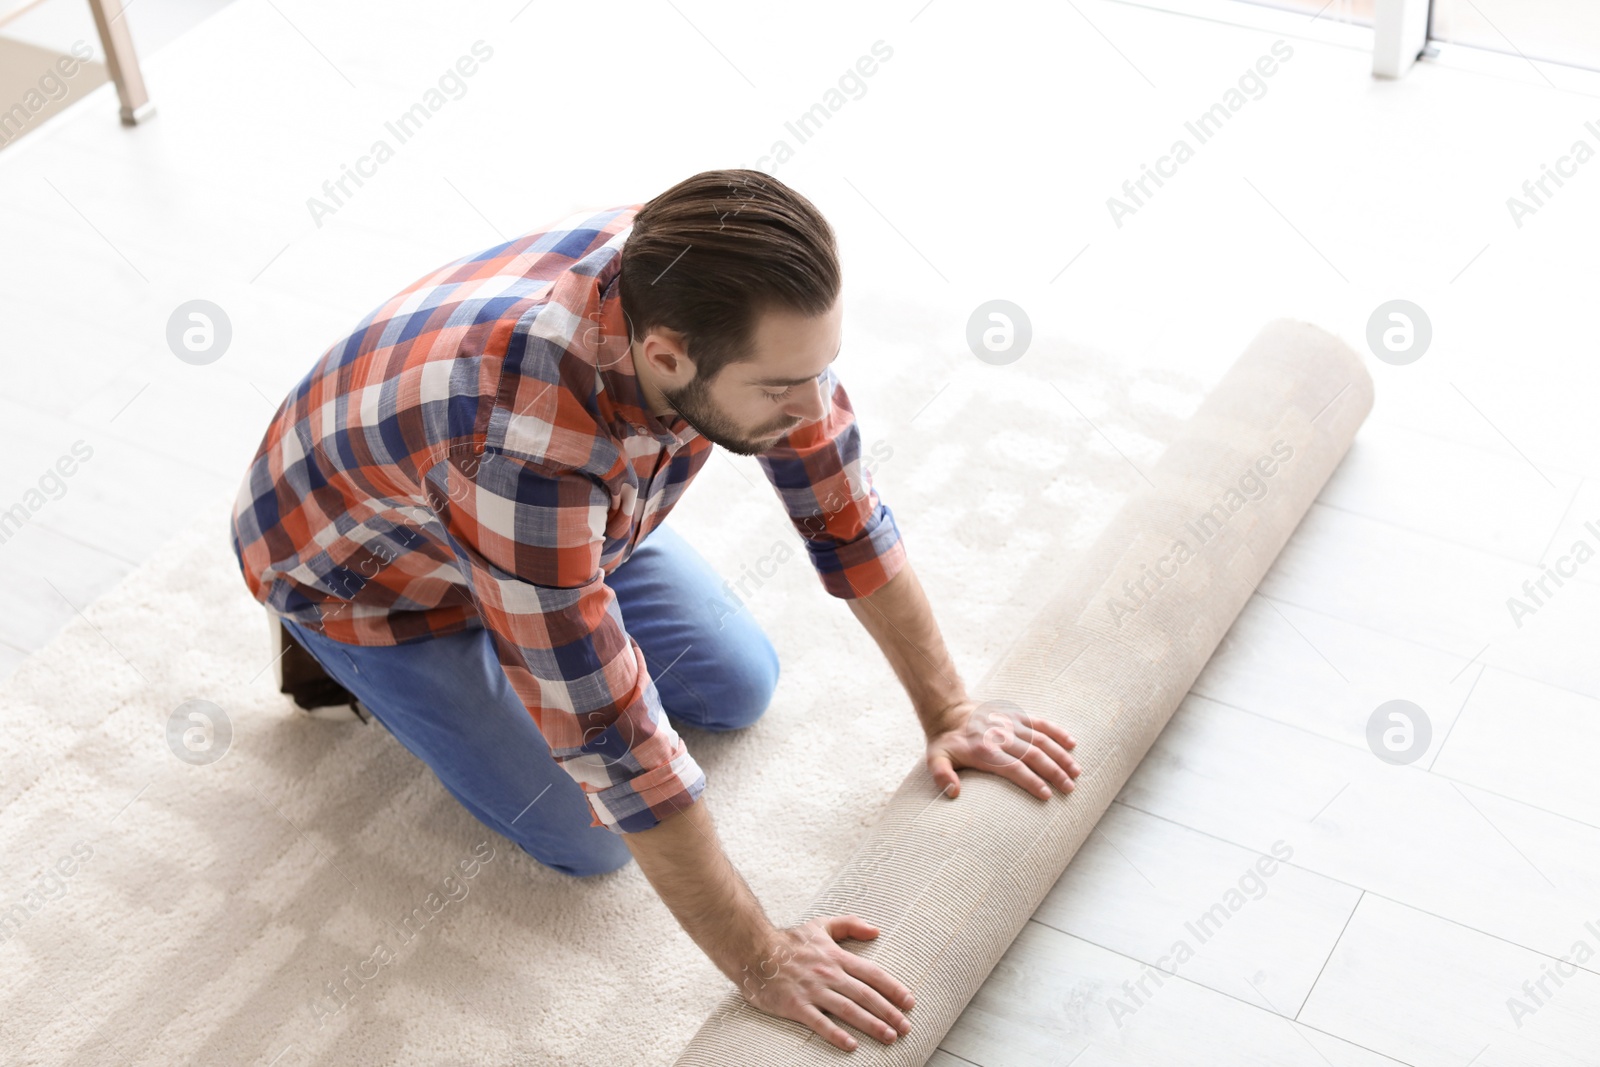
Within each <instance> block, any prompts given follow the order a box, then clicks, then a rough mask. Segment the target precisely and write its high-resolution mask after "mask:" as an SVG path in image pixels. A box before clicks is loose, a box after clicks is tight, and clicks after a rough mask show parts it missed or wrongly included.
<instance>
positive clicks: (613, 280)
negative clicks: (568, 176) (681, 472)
mask: <svg viewBox="0 0 1600 1067" xmlns="http://www.w3.org/2000/svg"><path fill="white" fill-rule="evenodd" d="M631 229H632V227H629V229H627V230H623V231H621V232H619V233H618V234H617V235H616V237H614V238H613V239H612V241H610V242H608V244H614V245H615V248H616V251H615V252H614V254H613V255H612V256H611V257H610V259H609V260H607V262H606V263H605V264H604V265H603V266H602V267H601V268H600V271H599V273H598V274H596V275H595V287H596V291H597V292H598V293H599V296H600V307H599V313H598V316H597V321H598V322H599V324H600V330H599V334H598V336H597V337H596V338H595V344H594V357H595V367H596V369H597V370H598V371H599V374H600V378H601V380H602V381H603V382H604V383H605V391H606V393H607V394H608V395H609V396H610V398H611V405H612V413H613V414H614V415H615V416H617V417H618V418H620V419H621V420H622V421H623V422H625V423H627V424H628V425H629V426H632V427H633V428H634V429H635V430H637V431H639V432H640V433H646V434H649V435H650V436H651V437H654V438H656V439H657V440H659V441H661V442H662V443H671V444H673V445H683V444H686V443H688V442H689V441H691V440H693V439H694V438H695V437H698V436H699V431H698V430H696V429H695V428H694V427H692V426H690V425H689V423H688V422H687V421H685V420H684V418H683V416H682V415H679V414H677V413H676V412H673V413H671V414H669V415H667V416H665V417H664V418H663V417H661V416H658V415H656V414H655V413H654V412H652V411H651V410H650V402H649V400H648V398H646V396H645V395H644V388H643V387H642V386H641V385H640V384H639V376H638V371H637V369H636V368H635V367H634V364H633V348H632V345H631V343H630V341H629V338H628V327H627V318H626V316H624V315H623V314H622V286H621V279H622V244H623V241H624V240H625V239H626V237H627V235H628V232H629V230H631Z"/></svg>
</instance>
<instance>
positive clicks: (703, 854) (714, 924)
mask: <svg viewBox="0 0 1600 1067" xmlns="http://www.w3.org/2000/svg"><path fill="white" fill-rule="evenodd" d="M623 840H624V841H625V842H627V845H628V847H629V848H630V849H631V850H632V851H633V855H634V858H635V859H637V860H638V861H639V867H640V868H641V869H642V870H643V871H644V875H645V877H646V878H648V879H649V880H650V884H651V885H652V886H654V887H655V890H656V892H657V893H658V894H660V896H661V900H662V902H663V903H665V904H666V906H667V908H668V909H669V910H670V911H671V912H672V914H673V915H674V916H676V917H677V919H678V922H679V923H681V924H682V925H683V928H684V930H685V931H687V932H688V934H689V936H690V937H692V938H694V941H695V944H697V945H699V946H700V948H701V949H702V950H703V951H704V952H705V953H706V955H707V956H709V957H710V958H711V961H712V962H713V963H715V964H716V965H717V969H718V970H720V971H721V972H722V973H723V974H724V975H726V976H727V977H728V978H729V979H731V980H732V981H733V983H734V984H735V985H737V986H738V987H739V992H740V995H741V996H743V997H744V998H745V999H746V1000H747V1001H749V1002H750V1003H751V1004H753V1005H755V1006H756V1007H757V1008H759V1009H761V1010H762V1011H764V1012H766V1013H767V1014H769V1015H776V1016H778V1017H780V1018H784V1019H792V1020H794V1021H795V1022H797V1023H800V1024H802V1025H804V1026H809V1027H810V1028H811V1029H813V1030H815V1031H816V1032H817V1033H818V1034H820V1035H822V1037H823V1038H825V1039H826V1040H827V1041H828V1042H829V1043H830V1044H832V1045H834V1046H836V1047H838V1048H841V1049H843V1050H844V1051H846V1052H849V1051H850V1050H851V1049H853V1048H855V1046H856V1042H855V1038H853V1037H851V1036H850V1035H849V1034H848V1033H847V1032H845V1030H844V1029H842V1028H841V1027H840V1026H838V1025H837V1024H836V1023H834V1022H833V1021H832V1019H830V1018H828V1015H827V1014H824V1013H832V1015H834V1016H835V1017H837V1018H839V1019H841V1020H843V1021H844V1022H847V1023H849V1024H850V1025H851V1026H854V1027H855V1028H856V1029H858V1030H860V1031H861V1032H862V1033H866V1034H871V1035H873V1036H874V1037H876V1038H878V1039H879V1040H880V1041H882V1042H884V1044H889V1043H891V1042H892V1041H894V1039H895V1037H896V1033H895V1031H896V1030H898V1031H899V1032H900V1033H906V1032H908V1031H909V1030H910V1029H911V1024H910V1022H909V1021H907V1019H906V1017H905V1015H904V1014H902V1012H905V1011H910V1010H911V1007H912V1003H913V1001H912V999H911V991H910V990H909V989H907V988H906V987H905V986H903V985H901V984H900V983H899V982H897V981H895V980H894V979H893V978H891V977H890V976H889V973H888V972H887V971H885V970H884V969H883V968H882V967H879V966H878V965H877V964H876V963H873V962H871V961H870V960H864V959H862V958H861V957H860V956H857V955H855V954H854V953H852V952H850V951H848V950H847V949H844V948H842V947H840V946H839V944H838V943H837V939H839V938H847V937H849V938H855V939H856V940H858V941H870V940H872V939H873V938H875V937H877V936H878V929H877V927H875V926H873V925H872V924H871V923H868V922H866V921H865V920H863V919H862V918H860V917H859V916H856V915H827V916H821V917H819V918H816V919H812V920H811V921H810V922H805V923H801V924H800V925H799V926H796V927H793V928H792V929H788V930H783V929H779V928H777V927H775V926H774V925H773V924H772V923H771V922H770V921H769V920H768V919H767V915H766V912H764V911H763V910H762V908H761V903H760V902H759V901H757V900H756V898H755V894H754V893H752V892H750V887H749V885H747V884H746V883H745V880H744V879H743V878H741V877H740V876H739V872H738V871H736V870H734V868H733V864H732V863H730V862H728V857H727V855H726V854H725V853H724V852H723V851H722V845H721V843H720V842H719V841H718V840H717V832H716V827H715V826H714V825H713V824H712V820H711V811H710V809H709V808H708V807H707V805H706V798H705V797H701V798H700V799H699V800H698V801H697V802H695V803H694V804H691V805H690V806H689V807H687V808H685V809H683V810H681V811H678V812H676V813H674V814H672V815H670V816H668V817H667V818H665V819H663V820H662V821H661V822H660V824H658V825H656V826H653V827H651V828H650V829H648V830H639V831H637V832H635V833H631V834H626V835H624V837H623ZM891 1028H892V1029H891Z"/></svg>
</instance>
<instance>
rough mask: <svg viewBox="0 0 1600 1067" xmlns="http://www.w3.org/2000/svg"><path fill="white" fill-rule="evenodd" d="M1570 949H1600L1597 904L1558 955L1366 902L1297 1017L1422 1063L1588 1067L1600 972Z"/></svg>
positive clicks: (1438, 1066)
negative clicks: (1568, 960)
mask: <svg viewBox="0 0 1600 1067" xmlns="http://www.w3.org/2000/svg"><path fill="white" fill-rule="evenodd" d="M1574 952H1578V953H1582V954H1588V955H1589V956H1591V957H1592V956H1593V955H1594V954H1595V953H1597V952H1600V907H1597V908H1596V909H1594V921H1593V922H1589V923H1579V924H1576V925H1574V926H1573V927H1572V928H1571V930H1570V931H1569V932H1568V939H1567V945H1566V947H1565V948H1563V949H1562V950H1561V951H1560V952H1559V953H1557V955H1556V957H1554V958H1552V957H1550V956H1543V955H1540V954H1538V953H1535V952H1530V951H1528V950H1527V949H1524V948H1520V947H1518V946H1516V945H1511V944H1507V943H1506V942H1504V941H1499V940H1496V939H1495V938H1491V937H1487V936H1485V935H1484V934H1481V933H1478V932H1477V931H1475V930H1469V929H1467V928H1466V927H1463V926H1459V925H1457V924H1455V923H1451V922H1447V921H1445V920H1444V919H1439V918H1435V917H1434V916H1431V915H1427V914H1424V913H1422V912H1419V911H1416V910H1414V909H1412V908H1408V907H1405V906H1404V905H1402V904H1396V903H1394V902H1392V901H1387V900H1382V899H1378V898H1375V897H1371V896H1368V897H1365V898H1363V900H1362V901H1361V904H1360V906H1359V907H1357V908H1356V913H1355V916H1354V917H1353V918H1352V919H1351V920H1350V926H1349V928H1348V929H1347V930H1345V933H1344V936H1343V937H1342V938H1341V939H1340V941H1339V946H1338V948H1336V949H1335V950H1334V953H1333V956H1332V958H1331V959H1330V960H1329V961H1328V967H1327V969H1326V970H1325V971H1324V972H1323V975H1322V978H1321V979H1320V980H1319V981H1318V982H1317V986H1316V989H1315V990H1313V992H1312V995H1311V999H1310V1000H1309V1001H1308V1002H1307V1004H1306V1006H1305V1010H1304V1011H1302V1012H1301V1013H1300V1019H1301V1021H1302V1022H1305V1023H1309V1024H1310V1025H1312V1026H1316V1027H1319V1028H1324V1029H1330V1030H1335V1031H1337V1032H1338V1033H1341V1034H1344V1035H1346V1036H1348V1037H1350V1038H1351V1039H1352V1040H1355V1041H1359V1042H1360V1043H1361V1044H1363V1045H1365V1046H1366V1047H1368V1048H1373V1049H1376V1050H1378V1051H1381V1052H1384V1053H1386V1054H1387V1055H1390V1056H1393V1057H1394V1058H1396V1059H1398V1060H1402V1061H1404V1062H1406V1063H1411V1064H1416V1065H1417V1067H1460V1065H1461V1064H1465V1063H1471V1064H1473V1067H1590V1065H1592V1064H1595V1063H1600V975H1596V974H1595V973H1593V972H1592V971H1587V970H1581V969H1576V968H1573V967H1570V966H1568V965H1566V964H1562V963H1561V962H1560V957H1563V956H1566V957H1571V956H1572V955H1573V953H1574ZM1562 972H1566V974H1565V975H1563V973H1562Z"/></svg>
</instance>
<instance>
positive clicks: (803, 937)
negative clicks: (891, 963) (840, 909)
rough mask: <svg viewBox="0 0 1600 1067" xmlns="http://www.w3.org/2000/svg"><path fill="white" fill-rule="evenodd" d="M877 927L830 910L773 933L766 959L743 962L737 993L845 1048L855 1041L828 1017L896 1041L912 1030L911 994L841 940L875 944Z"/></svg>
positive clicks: (882, 1039) (875, 1035) (754, 1003)
mask: <svg viewBox="0 0 1600 1067" xmlns="http://www.w3.org/2000/svg"><path fill="white" fill-rule="evenodd" d="M877 936H878V928H877V927H875V926H873V925H872V924H871V923H869V922H867V921H866V920H864V919H862V918H861V917H860V916H857V915H825V916H820V917H818V918H815V919H812V920H810V921H809V922H805V923H802V924H800V925H799V926H796V927H792V928H790V929H788V930H775V931H774V932H773V940H772V943H771V944H770V945H769V946H768V947H767V948H766V950H765V951H764V952H763V954H762V955H761V957H760V958H759V959H757V960H754V961H752V962H751V963H748V964H746V965H745V967H744V970H743V973H742V975H741V976H740V977H739V978H738V979H736V980H737V981H738V982H739V993H740V995H741V996H743V997H744V999H745V1000H747V1001H749V1002H750V1003H751V1004H753V1005H755V1006H756V1007H757V1008H760V1009H761V1010H762V1011H764V1012H766V1013H767V1014H769V1015H776V1016H778V1017H779V1018H783V1019H792V1020H794V1021H795V1022H797V1023H800V1024H801V1025H803V1026H809V1027H810V1028H811V1029H812V1030H815V1031H816V1032H817V1033H818V1034H819V1035H821V1036H822V1037H823V1038H824V1039H825V1040H827V1041H828V1043H829V1044H832V1045H834V1046H836V1047H837V1048H841V1049H843V1050H844V1051H846V1052H849V1051H851V1050H852V1049H854V1048H855V1047H856V1039H855V1038H853V1037H851V1036H850V1034H849V1033H848V1032H847V1031H845V1030H844V1029H843V1028H842V1027H840V1026H839V1025H837V1024H836V1023H835V1022H834V1021H833V1019H830V1018H829V1017H828V1016H829V1015H830V1014H831V1015H832V1016H834V1017H836V1018H838V1019H839V1020H841V1021H843V1022H847V1023H849V1024H850V1025H851V1026H854V1027H855V1028H856V1029H857V1030H860V1031H861V1032H862V1033H865V1034H871V1035H873V1036H874V1037H876V1038H877V1039H878V1040H879V1041H882V1042H883V1043H884V1044H886V1045H887V1044H892V1043H893V1042H894V1040H895V1038H897V1037H899V1036H900V1035H901V1034H905V1033H909V1032H910V1030H911V1021H910V1020H909V1019H907V1018H906V1016H905V1014H904V1012H906V1011H910V1010H911V1008H912V1007H913V1005H914V1004H915V1001H914V999H913V998H912V996H911V991H910V990H909V989H907V988H906V987H905V986H903V985H901V984H900V983H899V982H898V981H896V980H895V979H894V977H893V976H892V975H890V974H889V972H888V971H886V970H884V969H883V968H882V967H880V966H878V965H877V964H876V963H873V962H872V961H871V960H865V959H862V958H861V957H860V956H857V955H856V954H855V953H853V952H851V951H849V950H848V949H846V948H844V947H842V946H841V945H839V944H838V943H837V942H838V941H839V940H842V939H844V938H854V939H855V940H857V941H870V940H872V939H873V938H875V937H877Z"/></svg>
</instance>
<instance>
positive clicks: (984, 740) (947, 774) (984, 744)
mask: <svg viewBox="0 0 1600 1067" xmlns="http://www.w3.org/2000/svg"><path fill="white" fill-rule="evenodd" d="M934 721H935V722H936V723H938V724H939V725H938V726H937V727H935V729H934V732H932V733H930V734H929V735H928V770H929V771H931V772H932V774H933V782H934V785H936V786H938V787H939V788H940V789H941V790H943V791H944V793H945V794H946V795H948V796H951V797H955V796H958V795H960V793H961V779H960V778H959V777H957V775H956V769H957V768H959V767H971V768H973V769H975V770H980V771H988V772H990V773H991V774H998V775H1000V776H1001V777H1003V778H1009V779H1010V780H1011V781H1013V782H1016V783H1017V784H1018V785H1019V786H1021V787H1022V788H1024V789H1026V790H1028V791H1029V792H1030V793H1033V794H1034V795H1035V796H1040V797H1049V796H1050V786H1051V785H1054V786H1055V787H1056V788H1057V789H1060V790H1061V791H1062V792H1063V793H1070V792H1072V788H1073V779H1074V778H1077V777H1078V773H1079V771H1080V770H1081V768H1080V767H1079V766H1078V761H1077V760H1075V759H1073V758H1072V756H1071V755H1070V754H1069V753H1070V752H1071V750H1072V749H1073V748H1075V747H1077V744H1078V743H1077V741H1075V740H1073V737H1072V735H1071V734H1069V733H1067V731H1066V730H1065V729H1064V728H1063V727H1060V726H1057V725H1056V724H1055V723H1053V722H1050V721H1049V720H1048V719H1043V718H1040V717H1038V716H1036V715H1029V714H1027V713H1026V712H1023V711H1022V710H1021V709H1020V708H1017V707H1016V705H1014V704H1010V702H1001V701H989V702H987V703H984V704H978V703H976V702H974V701H971V700H963V701H961V702H960V703H957V704H953V705H951V706H950V707H948V708H945V709H944V710H942V711H940V712H939V713H938V714H937V715H936V716H934Z"/></svg>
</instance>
